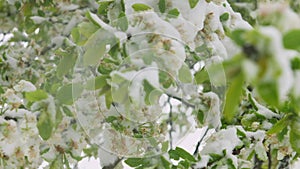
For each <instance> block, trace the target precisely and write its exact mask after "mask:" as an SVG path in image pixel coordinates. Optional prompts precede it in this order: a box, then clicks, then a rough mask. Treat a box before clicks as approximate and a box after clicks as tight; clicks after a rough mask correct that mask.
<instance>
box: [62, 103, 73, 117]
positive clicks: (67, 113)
mask: <svg viewBox="0 0 300 169" xmlns="http://www.w3.org/2000/svg"><path fill="white" fill-rule="evenodd" d="M62 109H63V111H64V113H65V114H66V115H67V116H69V117H74V115H73V113H72V112H71V110H70V109H69V108H68V107H66V106H62Z"/></svg>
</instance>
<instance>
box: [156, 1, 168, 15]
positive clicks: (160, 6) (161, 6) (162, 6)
mask: <svg viewBox="0 0 300 169" xmlns="http://www.w3.org/2000/svg"><path fill="white" fill-rule="evenodd" d="M158 9H159V11H160V12H161V13H164V12H165V11H166V0H159V2H158Z"/></svg>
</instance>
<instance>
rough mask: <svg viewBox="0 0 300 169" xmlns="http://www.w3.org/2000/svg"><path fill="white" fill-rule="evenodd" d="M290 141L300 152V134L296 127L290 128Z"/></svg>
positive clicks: (295, 149) (294, 148)
mask: <svg viewBox="0 0 300 169" xmlns="http://www.w3.org/2000/svg"><path fill="white" fill-rule="evenodd" d="M290 143H291V146H292V148H293V150H294V151H296V152H297V153H300V134H299V133H297V132H295V130H294V129H291V130H290Z"/></svg>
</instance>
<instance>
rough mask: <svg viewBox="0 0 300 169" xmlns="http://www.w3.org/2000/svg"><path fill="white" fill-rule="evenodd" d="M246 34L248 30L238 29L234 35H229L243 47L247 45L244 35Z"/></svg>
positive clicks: (233, 32)
mask: <svg viewBox="0 0 300 169" xmlns="http://www.w3.org/2000/svg"><path fill="white" fill-rule="evenodd" d="M245 33H246V30H243V29H236V30H234V31H232V33H231V34H230V35H229V37H230V38H231V39H232V40H233V41H234V42H235V43H236V44H237V45H239V46H243V45H244V43H245V38H244V35H245Z"/></svg>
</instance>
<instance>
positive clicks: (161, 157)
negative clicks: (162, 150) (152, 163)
mask: <svg viewBox="0 0 300 169" xmlns="http://www.w3.org/2000/svg"><path fill="white" fill-rule="evenodd" d="M160 160H161V162H162V165H163V166H164V169H170V165H171V163H170V162H169V161H168V160H166V159H165V158H164V157H163V156H160Z"/></svg>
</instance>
